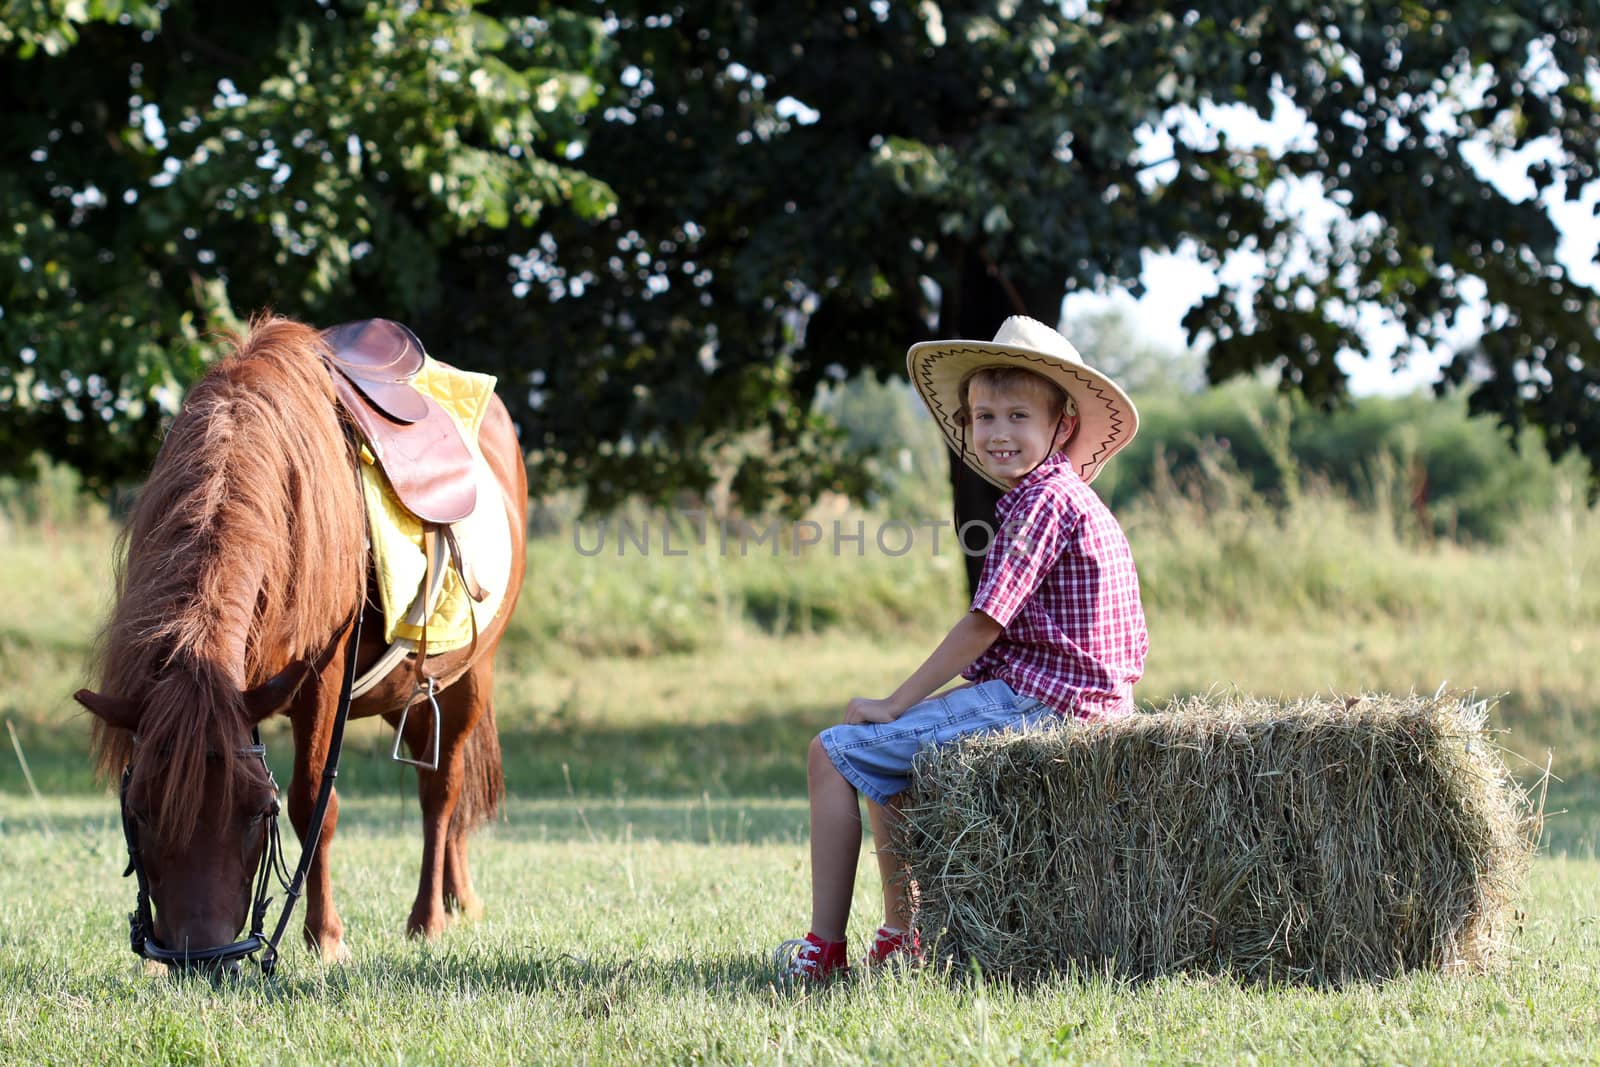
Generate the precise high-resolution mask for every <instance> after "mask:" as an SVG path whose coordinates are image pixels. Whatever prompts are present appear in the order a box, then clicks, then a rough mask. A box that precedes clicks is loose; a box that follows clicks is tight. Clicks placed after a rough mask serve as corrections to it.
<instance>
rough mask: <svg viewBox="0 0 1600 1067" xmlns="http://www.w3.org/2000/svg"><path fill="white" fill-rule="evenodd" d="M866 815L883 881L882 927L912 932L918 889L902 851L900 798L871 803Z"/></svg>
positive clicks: (868, 804)
mask: <svg viewBox="0 0 1600 1067" xmlns="http://www.w3.org/2000/svg"><path fill="white" fill-rule="evenodd" d="M867 813H868V814H869V815H870V816H871V819H872V837H873V845H874V851H875V852H876V853H877V857H878V875H879V877H880V878H882V880H883V925H884V926H887V927H890V928H891V929H895V930H909V929H911V913H912V911H913V910H914V909H915V907H916V891H917V890H916V886H915V885H913V884H912V881H911V868H909V867H907V866H906V861H905V858H904V856H903V855H902V854H901V852H900V797H899V796H898V795H897V796H895V797H894V798H892V799H891V800H890V801H889V803H887V804H877V803H874V802H873V801H871V800H869V801H867Z"/></svg>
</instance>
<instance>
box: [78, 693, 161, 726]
mask: <svg viewBox="0 0 1600 1067" xmlns="http://www.w3.org/2000/svg"><path fill="white" fill-rule="evenodd" d="M72 699H73V700H76V701H77V702H78V703H80V704H82V705H83V706H84V707H86V708H88V709H89V711H90V712H92V713H93V714H94V715H96V716H97V717H98V718H99V719H100V721H102V722H104V723H105V724H106V725H107V726H115V727H117V728H118V729H122V730H137V729H138V728H139V716H140V715H142V714H144V707H143V705H141V704H140V703H139V702H138V701H136V700H128V699H127V698H126V697H108V696H106V695H105V694H103V693H96V692H95V691H94V690H92V689H80V690H78V691H77V692H76V693H73V694H72Z"/></svg>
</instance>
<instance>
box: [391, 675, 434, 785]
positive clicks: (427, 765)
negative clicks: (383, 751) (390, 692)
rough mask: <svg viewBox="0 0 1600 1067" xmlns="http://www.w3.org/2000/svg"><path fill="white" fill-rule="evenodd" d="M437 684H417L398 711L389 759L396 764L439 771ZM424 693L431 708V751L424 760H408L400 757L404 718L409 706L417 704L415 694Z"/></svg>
mask: <svg viewBox="0 0 1600 1067" xmlns="http://www.w3.org/2000/svg"><path fill="white" fill-rule="evenodd" d="M437 688H438V683H437V682H435V681H434V679H432V678H429V679H427V681H425V682H418V683H417V687H416V688H415V689H413V690H412V691H411V699H409V700H407V701H406V706H405V707H403V708H401V709H400V722H399V723H398V724H396V726H395V728H394V751H393V752H391V753H390V754H389V758H390V759H392V760H394V761H395V762H396V763H408V764H410V765H411V766H413V767H421V768H422V769H423V770H425V771H436V770H438V769H439V700H438V698H437V697H436V696H435V695H434V693H435V691H436V690H437ZM418 693H426V694H427V696H428V703H429V705H431V706H432V708H433V751H432V753H431V754H430V755H429V757H428V758H426V759H410V758H408V757H406V756H402V755H400V746H401V745H402V744H403V743H404V742H405V732H406V716H407V715H409V714H411V706H412V705H413V704H415V703H416V702H417V694H418Z"/></svg>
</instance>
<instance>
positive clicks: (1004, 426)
mask: <svg viewBox="0 0 1600 1067" xmlns="http://www.w3.org/2000/svg"><path fill="white" fill-rule="evenodd" d="M967 400H968V410H969V411H971V413H972V446H973V448H974V449H976V450H977V453H978V461H979V462H980V463H981V464H982V465H983V469H984V471H985V472H986V473H988V474H989V475H990V476H991V477H993V478H994V479H995V480H996V481H1000V482H1004V483H1005V484H1006V485H1015V484H1017V482H1018V481H1019V480H1020V479H1021V478H1022V477H1023V476H1024V475H1026V474H1027V473H1028V472H1029V471H1031V470H1033V469H1034V468H1035V467H1037V466H1038V465H1039V464H1040V463H1042V462H1044V459H1045V457H1047V456H1049V455H1050V454H1051V453H1052V452H1054V451H1056V450H1057V449H1058V448H1060V447H1062V446H1063V445H1065V444H1066V443H1067V438H1069V437H1070V436H1071V435H1072V428H1073V425H1074V423H1075V422H1076V419H1075V418H1074V417H1073V416H1071V415H1054V414H1053V411H1052V408H1053V405H1052V404H1051V402H1050V398H1049V391H1048V389H1047V388H1045V387H1044V386H1043V385H1042V384H1041V385H1040V386H1039V387H1038V388H1034V387H1031V386H1027V385H1022V386H1015V385H1013V386H1009V387H1003V388H998V389H997V388H995V387H994V386H993V385H991V384H989V383H988V382H984V381H974V382H973V383H972V384H971V385H970V386H968V393H967Z"/></svg>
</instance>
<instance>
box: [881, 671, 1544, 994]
mask: <svg viewBox="0 0 1600 1067" xmlns="http://www.w3.org/2000/svg"><path fill="white" fill-rule="evenodd" d="M1487 711H1488V709H1487V704H1486V703H1484V702H1476V701H1472V700H1470V699H1468V698H1466V697H1463V696H1460V695H1452V696H1438V697H1434V698H1427V697H1418V696H1409V697H1390V696H1367V697H1362V698H1359V699H1350V700H1345V699H1335V700H1301V701H1297V702H1294V703H1289V704H1280V703H1274V702H1267V701H1256V700H1248V699H1243V698H1238V697H1230V698H1225V699H1218V698H1197V699H1191V700H1187V701H1183V702H1177V703H1174V704H1172V705H1171V706H1169V707H1168V708H1166V709H1164V710H1162V711H1160V712H1156V713H1151V714H1141V715H1138V716H1135V717H1133V718H1131V719H1129V720H1125V721H1123V722H1120V723H1113V724H1105V725H1075V726H1071V727H1068V728H1064V729H1058V730H1052V731H1047V732H1043V733H1033V734H1011V735H1001V736H991V737H978V738H969V739H967V740H966V741H964V742H962V743H960V744H957V745H953V746H950V747H947V748H944V749H939V750H934V751H930V752H928V753H926V754H925V755H923V756H922V757H919V760H918V764H917V767H916V769H915V772H914V779H913V793H912V795H911V797H909V798H908V800H907V803H906V805H905V807H904V809H903V813H904V815H905V824H906V830H907V833H906V853H907V859H908V861H909V863H910V865H911V871H912V875H913V877H914V878H915V879H916V880H917V882H918V884H919V887H920V891H921V911H920V915H919V918H918V925H919V927H920V928H921V931H922V936H923V942H924V944H930V943H931V944H932V945H934V952H935V953H936V955H937V956H938V957H939V958H941V959H943V960H950V961H955V962H956V963H958V964H964V963H966V962H967V961H972V962H976V963H977V964H978V965H979V966H981V967H982V968H983V970H984V972H985V973H988V974H998V975H1006V976H1010V977H1013V978H1023V979H1026V978H1034V977H1039V976H1042V975H1044V974H1047V973H1049V972H1051V971H1056V970H1069V969H1074V968H1080V969H1081V968H1088V969H1090V970H1092V971H1095V972H1109V973H1112V974H1115V975H1119V976H1128V977H1148V976H1153V975H1156V974H1162V973H1169V972H1174V971H1195V970H1198V971H1211V972H1219V973H1225V974H1230V975H1235V976H1240V977H1243V978H1246V979H1252V980H1256V979H1270V980H1274V981H1296V982H1309V983H1315V984H1340V983H1343V982H1347V981H1351V980H1357V979H1381V978H1387V977H1390V976H1392V975H1396V974H1399V973H1401V972H1404V971H1408V970H1411V969H1413V968H1419V967H1436V968H1448V967H1460V966H1481V965H1483V964H1484V963H1486V962H1487V961H1488V960H1489V959H1490V958H1491V956H1493V954H1494V953H1495V951H1496V949H1497V948H1498V947H1499V946H1500V944H1501V942H1502V940H1503V939H1504V936H1505V934H1506V927H1507V923H1508V920H1510V919H1511V918H1512V917H1513V914H1514V912H1513V911H1512V902H1513V900H1514V898H1515V896H1516V893H1517V892H1518V890H1519V888H1520V885H1521V881H1522V878H1523V875H1524V874H1525V873H1526V870H1527V867H1528V864H1529V861H1530V859H1531V857H1532V854H1533V851H1534V846H1535V844H1536V842H1537V840H1538V834H1539V828H1540V813H1539V812H1538V811H1536V810H1535V809H1534V807H1533V806H1532V805H1531V804H1530V802H1529V799H1528V796H1527V795H1526V794H1525V793H1524V792H1523V791H1522V790H1521V789H1520V788H1519V787H1518V786H1517V785H1516V783H1515V782H1514V781H1513V780H1512V779H1511V777H1510V775H1509V774H1508V773H1507V771H1506V768H1505V765H1504V763H1503V762H1502V761H1501V759H1500V757H1499V754H1498V750H1497V748H1496V746H1495V745H1494V743H1493V742H1492V741H1491V739H1490V738H1489V736H1488V734H1487V732H1486V723H1487Z"/></svg>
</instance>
